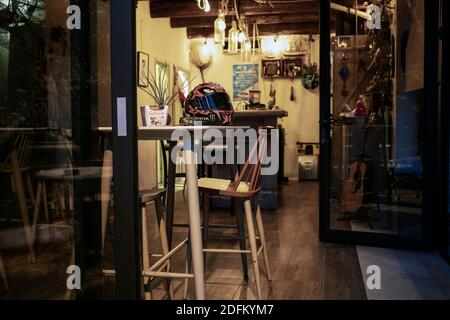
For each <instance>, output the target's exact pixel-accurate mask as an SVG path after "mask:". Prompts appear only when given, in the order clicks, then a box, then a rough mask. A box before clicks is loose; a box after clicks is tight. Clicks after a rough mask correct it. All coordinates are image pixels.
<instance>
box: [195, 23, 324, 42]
mask: <svg viewBox="0 0 450 320" xmlns="http://www.w3.org/2000/svg"><path fill="white" fill-rule="evenodd" d="M250 29H251V28H250ZM258 29H259V34H260V35H261V36H269V35H291V34H300V35H302V34H310V33H313V34H319V23H312V22H307V23H285V24H267V25H260V26H258ZM251 35H252V30H250V36H251ZM213 36H214V28H213V27H208V28H197V27H193V28H187V37H188V38H189V39H193V38H210V37H213Z"/></svg>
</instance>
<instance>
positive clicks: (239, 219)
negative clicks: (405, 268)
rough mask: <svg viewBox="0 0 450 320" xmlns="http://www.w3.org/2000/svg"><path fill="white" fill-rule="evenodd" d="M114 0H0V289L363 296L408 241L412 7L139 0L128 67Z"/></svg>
mask: <svg viewBox="0 0 450 320" xmlns="http://www.w3.org/2000/svg"><path fill="white" fill-rule="evenodd" d="M115 2H117V1H108V0H92V1H87V2H83V1H75V2H74V1H69V0H60V1H49V0H17V1H15V0H0V185H1V192H0V202H1V205H0V299H2V300H3V299H7V300H8V299H58V300H63V299H67V300H72V299H114V298H118V297H119V298H133V299H145V300H167V299H169V300H183V299H187V300H195V299H211V300H217V299H219V300H231V299H237V300H253V299H258V300H261V299H268V300H271V299H273V300H303V299H315V300H321V299H355V300H362V299H367V294H366V288H365V284H364V277H363V273H365V270H362V268H361V265H360V260H359V257H358V251H357V248H356V247H355V245H354V244H358V241H359V242H362V243H367V242H365V241H366V240H367V239H372V240H371V241H372V242H370V241H369V240H367V241H369V242H370V244H371V245H376V243H377V242H379V243H380V246H390V244H386V243H393V244H392V246H397V244H396V243H397V241H398V243H410V244H417V243H422V240H423V239H424V238H426V236H427V233H426V231H424V230H425V229H426V228H425V227H424V225H426V221H428V220H427V219H428V218H427V216H428V213H427V212H426V210H428V208H429V206H428V204H427V203H428V202H427V201H429V198H427V196H426V192H425V190H426V189H427V186H429V184H428V180H427V179H426V178H425V177H424V176H425V175H424V172H427V170H429V164H427V163H426V159H427V155H428V154H429V153H430V147H431V146H428V145H427V143H426V139H427V137H429V135H428V134H427V130H426V127H427V125H428V124H429V122H427V121H428V119H427V117H428V115H427V113H426V112H425V107H426V104H427V103H426V101H427V97H429V93H427V92H426V90H425V88H426V84H425V73H426V72H425V64H424V63H425V60H426V59H425V58H426V57H425V52H426V50H425V41H426V34H425V33H426V32H425V31H426V28H425V25H426V24H425V20H426V19H425V7H426V2H428V1H424V0H374V1H362V0H332V1H306V0H302V1H298V0H288V1H277V0H209V1H208V0H174V1H164V0H138V1H134V2H135V12H133V14H132V16H133V21H135V25H134V26H133V27H134V31H135V34H134V40H133V43H134V49H135V52H133V55H134V56H135V59H134V63H131V64H129V63H128V62H126V61H125V60H122V62H121V63H118V62H117V57H116V58H115V57H114V55H115V54H116V53H115V52H116V51H114V50H115V48H117V47H120V46H121V44H118V42H119V40H120V39H119V40H117V37H116V38H115V37H114V32H118V31H117V30H115V29H114V28H116V29H117V28H120V24H118V23H117V22H116V21H114V18H115V17H116V16H117V12H115V14H116V15H115V14H114V11H113V6H114V5H115V4H114V3H115ZM124 2H126V1H124ZM131 2H133V1H131ZM134 2H133V3H134ZM73 3H79V6H73ZM321 5H322V6H324V5H326V6H327V8H326V10H324V9H323V8H321ZM116 6H119V5H118V4H116ZM116 10H117V9H116ZM324 12H326V13H327V14H328V16H329V19H328V20H329V21H326V23H321V20H320V19H321V17H323V15H324ZM124 15H125V14H124ZM78 19H80V21H78ZM77 27H79V28H77ZM324 27H325V28H326V27H328V30H326V32H325V31H324V30H323V28H324ZM321 29H322V30H321ZM324 35H325V36H327V38H324ZM328 37H329V38H328ZM114 41H116V42H114ZM123 46H124V47H126V44H124V45H123ZM321 46H322V48H321ZM323 46H325V48H329V53H328V56H326V55H325V57H326V58H325V59H324V55H323V50H324V49H323V48H324V47H323ZM325 50H326V49H325ZM325 53H327V52H325ZM114 59H116V60H114ZM327 60H329V61H327ZM323 64H325V65H323ZM121 65H122V66H124V69H125V68H128V67H130V66H131V67H132V72H133V74H134V77H135V78H134V81H133V82H132V86H133V88H132V89H133V90H134V97H133V99H129V100H133V101H134V103H133V104H131V106H134V107H135V109H134V110H133V111H132V114H134V116H135V119H134V121H135V122H129V121H130V120H128V122H126V121H127V120H124V117H125V118H126V116H127V113H126V112H128V111H126V110H127V105H126V100H121V99H120V98H117V96H115V94H114V90H116V89H115V88H116V87H117V86H124V87H125V86H128V85H130V84H129V83H128V82H127V83H125V82H126V80H127V79H123V81H122V82H121V81H120V79H119V81H116V80H117V74H120V72H121V71H120V70H121ZM128 69H130V68H128ZM117 70H119V71H117ZM328 73H329V75H328ZM115 74H116V76H115ZM114 77H116V78H114ZM114 81H116V82H117V83H114ZM327 91H328V92H327ZM199 96H200V98H199ZM327 96H328V97H329V99H327ZM324 97H325V98H324ZM208 99H209V100H208ZM211 99H212V100H211ZM324 99H325V100H327V101H326V103H325V104H324V102H323V101H324ZM328 100H329V101H328ZM204 101H207V102H206V106H205V105H204V103H203V102H204ZM321 101H322V102H321ZM129 105H130V104H129ZM129 105H128V106H129ZM324 108H325V109H324ZM324 110H325V111H326V110H328V112H325V111H324ZM116 112H117V114H116ZM121 112H122V113H121ZM324 114H325V115H326V119H325V118H324ZM124 121H125V122H124ZM130 123H131V124H132V125H133V124H135V125H136V126H135V128H132V129H130ZM127 125H128V126H127ZM208 128H213V129H215V130H216V131H215V132H216V133H217V132H218V133H221V132H222V133H224V132H225V130H226V129H231V130H244V131H245V130H253V132H255V133H256V135H257V138H256V141H253V144H252V143H251V142H250V141H248V142H244V145H243V147H242V146H241V148H238V147H236V146H234V145H232V146H231V147H230V146H229V145H223V143H222V144H218V143H213V142H211V140H208V139H206V138H205V135H204V134H203V133H204V132H205V130H206V129H208ZM324 128H325V130H324ZM178 129H181V130H183V129H184V130H185V131H184V132H187V133H188V136H189V135H190V134H194V135H195V133H194V132H195V131H196V130H197V131H199V132H200V138H198V137H197V138H194V139H191V140H192V141H189V142H186V141H184V139H183V143H181V147H180V142H179V141H178V142H177V141H174V139H173V133H174V132H175V131H176V130H178ZM130 130H134V132H135V136H134V137H136V139H135V142H134V143H131V144H128V145H127V142H125V143H123V142H120V141H121V140H120V139H121V137H125V136H127V133H129V132H132V131H130ZM202 134H203V135H202ZM226 134H230V133H229V132H227V133H226ZM128 136H129V134H128ZM124 139H125V138H124ZM123 141H125V140H123ZM127 141H130V140H127ZM130 145H131V146H130ZM129 146H130V148H131V149H130V148H128V147H129ZM133 146H134V147H135V148H136V152H135V154H128V153H127V152H128V151H129V150H133V149H132V147H133ZM177 148H178V149H177ZM227 148H228V149H230V148H231V149H234V150H235V151H236V152H237V154H243V160H244V161H241V162H240V163H238V161H235V162H234V163H227V164H221V163H211V164H209V163H199V161H198V154H197V157H196V154H195V153H196V152H197V151H198V150H201V151H202V152H203V153H206V152H210V153H211V152H212V153H213V154H214V155H216V154H218V153H220V152H224V151H223V150H224V149H227ZM228 149H227V150H228ZM177 150H178V151H177ZM196 150H197V151H196ZM211 150H212V151H211ZM255 150H256V151H255ZM267 150H270V158H271V159H272V163H271V164H272V165H273V164H274V159H276V161H275V162H276V167H277V168H276V169H277V170H276V172H271V173H269V174H263V173H262V172H264V167H265V166H267V163H266V162H264V161H263V159H262V158H263V156H264V155H265V156H267V154H268V153H269V152H267ZM255 154H257V156H256V158H257V160H256V161H255V162H251V161H250V160H249V159H250V158H251V157H252V155H253V156H254V155H255ZM119 158H120V161H119ZM127 168H128V171H127V170H126V169H127ZM133 172H134V173H136V174H134V173H133ZM130 176H133V177H134V180H133V179H129V178H130ZM128 181H132V182H134V183H135V185H134V186H133V185H131V188H130V185H129V184H127V183H128ZM447 184H448V179H447ZM324 190H325V191H324ZM124 199H125V200H127V199H128V200H127V201H128V202H127V201H124ZM127 203H132V205H131V206H126V204H127ZM445 210H447V208H446V209H445ZM446 214H447V213H446ZM445 217H446V218H445V219H447V220H444V221H445V223H446V225H447V224H448V217H447V215H446V216H445ZM324 230H325V231H324ZM447 231H448V228H447V227H446V232H447ZM348 234H350V238H351V236H355V239H356V240H350V241H349V240H343V239H347V238H349V237H346V235H348ZM358 239H359V240H358ZM361 239H363V240H361ZM424 241H425V240H424ZM425 242H426V241H425ZM446 244H448V242H446ZM409 247H413V245H410V246H409ZM418 247H420V246H418ZM130 249H131V250H130Z"/></svg>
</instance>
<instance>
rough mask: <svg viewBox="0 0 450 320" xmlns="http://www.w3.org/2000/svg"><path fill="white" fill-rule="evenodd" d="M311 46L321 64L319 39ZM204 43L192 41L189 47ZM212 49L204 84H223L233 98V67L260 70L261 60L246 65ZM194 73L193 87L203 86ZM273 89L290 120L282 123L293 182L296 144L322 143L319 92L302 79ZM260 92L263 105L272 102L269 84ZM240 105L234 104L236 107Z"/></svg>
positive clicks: (287, 169) (275, 83)
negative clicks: (292, 95)
mask: <svg viewBox="0 0 450 320" xmlns="http://www.w3.org/2000/svg"><path fill="white" fill-rule="evenodd" d="M315 40H316V41H315V42H314V43H313V45H312V61H313V62H316V63H317V64H319V38H318V37H316V38H315ZM204 41H205V40H204V39H203V40H191V41H190V42H191V44H190V46H195V44H197V43H199V42H201V43H203V42H204ZM212 49H213V52H214V54H213V64H212V66H211V67H209V68H208V69H207V70H205V71H204V75H205V81H213V82H217V83H219V84H221V85H222V86H223V87H224V88H225V90H227V92H228V94H229V95H230V97H232V95H233V75H232V66H233V64H243V63H255V64H256V63H258V64H260V66H259V70H261V59H262V56H260V55H257V56H255V57H253V58H252V60H251V61H250V62H243V61H242V59H241V58H240V56H239V55H229V54H223V53H222V51H221V50H220V49H219V48H212ZM191 72H192V74H193V75H195V81H194V83H200V82H201V75H200V73H199V71H198V69H197V68H196V67H195V66H194V65H192V66H191ZM292 84H293V85H294V89H295V95H296V98H297V99H296V101H295V102H292V101H290V92H291V85H292ZM272 85H273V88H274V90H276V91H277V95H276V98H277V105H278V106H280V107H281V108H282V109H284V110H286V111H288V112H289V116H288V117H287V118H284V119H283V120H281V124H282V125H283V126H284V128H285V129H286V147H285V148H286V159H285V175H286V176H288V177H289V178H291V179H296V178H298V161H297V148H296V142H297V141H302V142H319V129H320V128H319V116H320V113H319V89H316V90H314V91H308V90H306V89H304V88H303V86H302V84H301V82H300V80H299V79H296V80H294V81H293V82H291V80H288V79H280V80H274V81H273V84H272ZM259 90H261V91H262V98H261V100H262V101H261V102H262V103H267V102H268V101H269V100H270V97H269V91H270V81H269V80H263V79H261V77H260V81H259ZM237 105H238V102H237V101H234V107H235V108H236V107H237Z"/></svg>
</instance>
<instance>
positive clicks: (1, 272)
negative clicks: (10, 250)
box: [0, 251, 9, 291]
mask: <svg viewBox="0 0 450 320" xmlns="http://www.w3.org/2000/svg"><path fill="white" fill-rule="evenodd" d="M0 277H1V278H2V281H3V286H4V287H5V290H6V291H8V290H9V285H8V278H7V276H6V267H5V264H4V263H3V257H2V252H1V251H0Z"/></svg>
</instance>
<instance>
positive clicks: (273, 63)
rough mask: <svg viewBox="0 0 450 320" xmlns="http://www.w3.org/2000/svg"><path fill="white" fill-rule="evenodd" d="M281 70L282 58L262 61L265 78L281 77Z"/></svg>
mask: <svg viewBox="0 0 450 320" xmlns="http://www.w3.org/2000/svg"><path fill="white" fill-rule="evenodd" d="M281 72H282V64H281V60H280V59H275V60H263V61H262V74H263V77H264V78H278V77H281Z"/></svg>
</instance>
